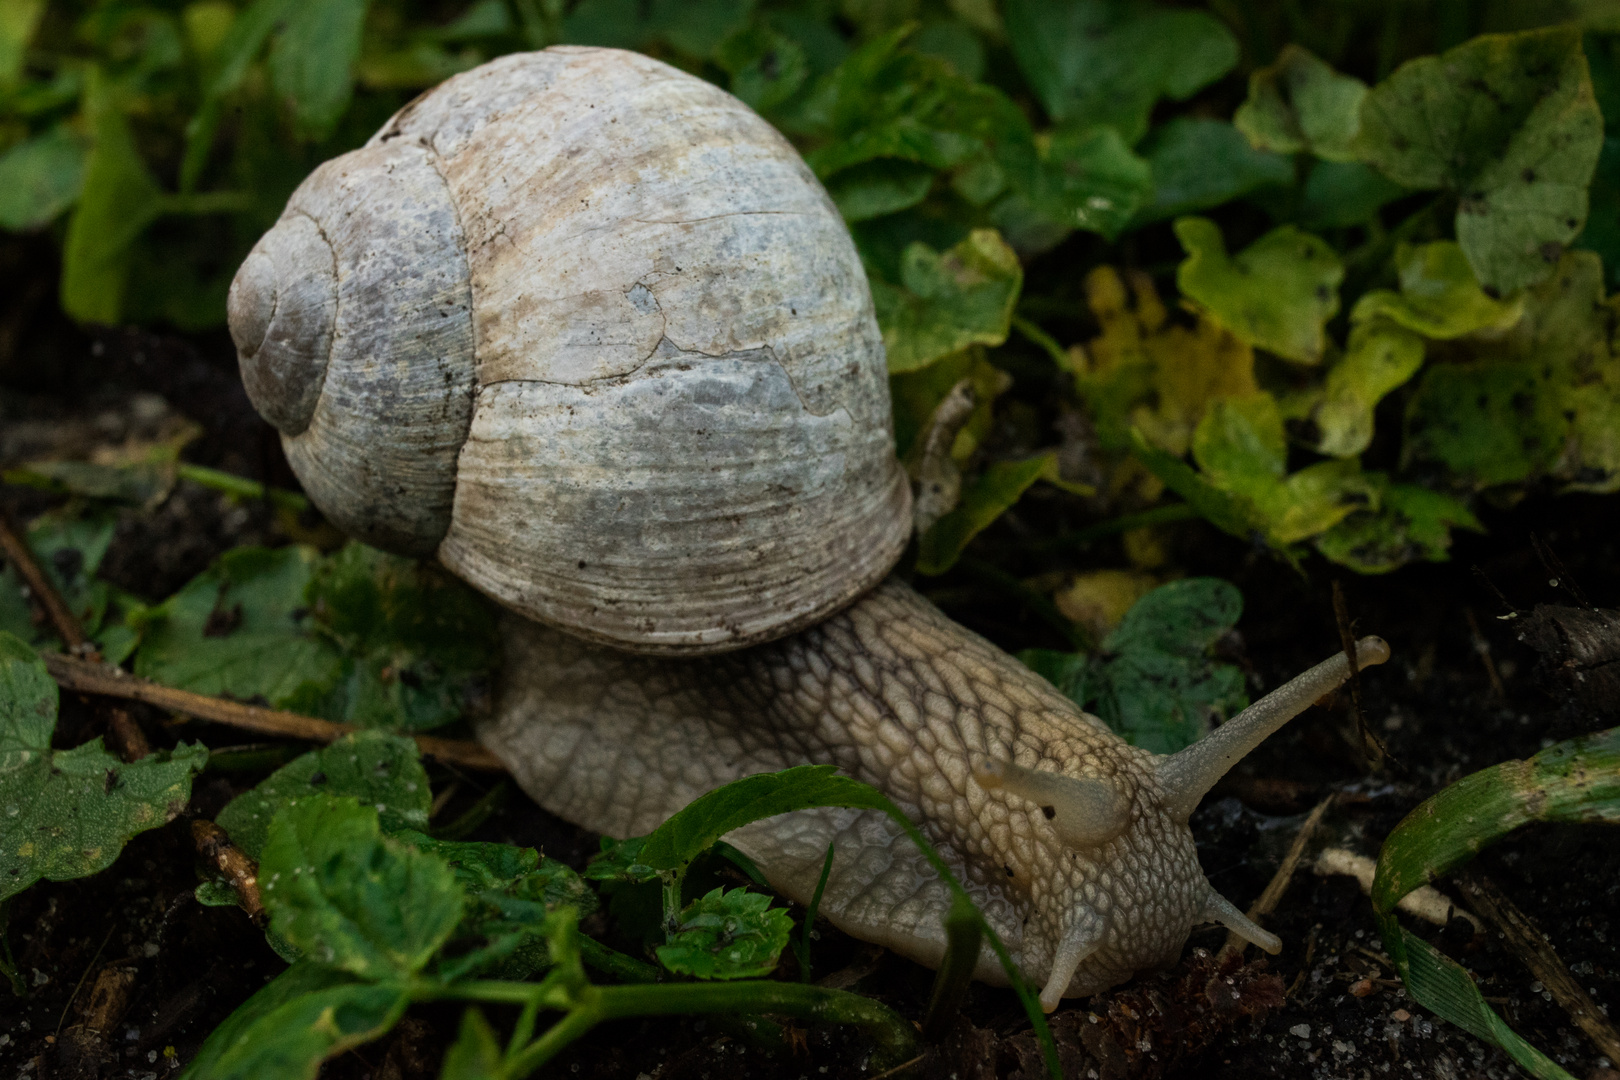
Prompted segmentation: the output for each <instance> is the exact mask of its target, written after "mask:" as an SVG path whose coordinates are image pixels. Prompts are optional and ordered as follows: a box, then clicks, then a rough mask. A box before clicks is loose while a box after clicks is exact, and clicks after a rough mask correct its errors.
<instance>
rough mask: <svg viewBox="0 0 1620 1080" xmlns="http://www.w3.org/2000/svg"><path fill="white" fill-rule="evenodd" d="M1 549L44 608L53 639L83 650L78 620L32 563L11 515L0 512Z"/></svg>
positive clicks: (74, 650)
mask: <svg viewBox="0 0 1620 1080" xmlns="http://www.w3.org/2000/svg"><path fill="white" fill-rule="evenodd" d="M0 548H3V549H4V550H5V553H6V558H7V559H9V560H10V561H11V565H13V566H15V567H16V568H17V573H19V574H21V575H22V579H23V581H25V582H27V584H28V588H29V591H31V592H32V593H33V594H34V598H35V599H36V600H38V601H39V604H40V606H41V607H43V608H44V609H45V615H46V617H47V618H49V619H50V620H51V626H52V627H54V628H55V629H56V636H57V637H59V638H61V639H62V643H63V644H64V645H66V646H67V648H68V650H69V651H70V652H81V651H83V649H84V647H85V644H86V641H87V639H86V638H85V636H84V629H83V628H82V627H80V626H79V620H78V619H76V618H74V617H73V612H72V611H71V610H70V609H69V608H68V606H67V602H66V601H64V600H63V599H62V594H61V593H59V592H57V591H56V586H55V585H53V584H51V579H50V578H48V577H46V576H45V571H44V570H41V569H40V566H39V563H37V562H35V561H34V553H33V552H32V551H29V550H28V545H27V544H26V543H24V542H23V538H22V536H21V534H19V533H18V532H17V529H16V527H15V526H14V525H13V524H12V522H11V515H10V514H8V513H3V512H0Z"/></svg>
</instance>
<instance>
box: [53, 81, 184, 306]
mask: <svg viewBox="0 0 1620 1080" xmlns="http://www.w3.org/2000/svg"><path fill="white" fill-rule="evenodd" d="M84 111H85V114H86V116H87V117H88V118H89V120H90V127H91V131H92V142H91V147H90V155H89V157H88V158H86V159H85V163H84V183H83V186H82V188H81V189H80V193H79V202H78V206H76V207H75V208H74V211H73V216H72V217H71V218H69V219H68V228H67V236H66V238H65V239H64V241H63V244H62V286H61V300H62V310H63V311H65V312H67V313H68V314H69V315H70V316H72V317H73V318H75V319H77V320H79V321H80V322H95V323H109V324H110V323H116V322H118V321H119V315H120V313H121V311H122V304H123V295H124V283H125V279H126V277H127V275H128V271H129V257H130V248H131V247H132V246H133V245H134V243H135V240H136V238H137V237H139V236H140V234H141V232H142V231H143V230H145V228H146V227H147V226H148V225H149V224H151V223H152V222H153V221H154V220H155V219H156V218H157V216H158V215H159V214H160V213H161V212H162V209H163V192H162V190H161V189H159V187H158V185H157V181H156V180H154V179H152V174H151V173H150V172H148V171H147V168H146V163H145V162H144V161H142V160H141V155H140V153H139V152H138V151H137V150H136V149H135V139H134V136H133V135H131V134H130V130H129V123H128V121H126V120H125V119H124V114H123V111H122V110H121V108H120V105H119V103H118V102H117V101H115V100H114V96H113V91H112V89H111V87H110V86H109V85H108V79H107V77H106V76H105V75H103V74H102V72H101V70H100V69H99V68H94V67H92V68H91V69H90V72H89V76H88V78H87V80H86V83H85V91H84Z"/></svg>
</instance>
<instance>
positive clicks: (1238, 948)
mask: <svg viewBox="0 0 1620 1080" xmlns="http://www.w3.org/2000/svg"><path fill="white" fill-rule="evenodd" d="M1337 797H1338V796H1337V794H1336V793H1335V794H1333V795H1329V796H1328V797H1327V798H1325V799H1323V800H1322V801H1321V802H1319V803H1317V804H1316V807H1315V808H1314V809H1313V810H1311V813H1310V816H1309V817H1307V818H1306V819H1305V824H1303V825H1301V826H1300V827H1299V832H1297V833H1295V834H1294V842H1293V843H1292V844H1290V845H1289V846H1288V854H1286V855H1284V856H1283V861H1282V865H1281V866H1279V867H1277V872H1276V873H1275V874H1273V875H1271V881H1270V882H1269V883H1268V884H1267V885H1266V889H1265V891H1264V892H1262V893H1261V894H1260V899H1258V900H1256V901H1255V902H1254V904H1253V906H1252V907H1250V908H1249V910H1248V912H1247V915H1248V916H1249V920H1250V921H1251V922H1254V923H1260V920H1262V919H1264V918H1265V917H1266V916H1267V915H1270V914H1271V913H1272V912H1273V911H1275V910H1276V908H1277V904H1278V903H1279V902H1280V901H1281V900H1282V897H1283V893H1285V892H1287V891H1288V883H1289V882H1291V881H1292V880H1294V871H1295V870H1297V869H1299V861H1300V859H1302V858H1303V857H1304V856H1305V845H1307V844H1309V843H1310V842H1311V836H1312V835H1313V834H1314V833H1315V832H1316V827H1317V826H1318V825H1320V824H1321V823H1322V815H1324V814H1326V813H1327V811H1328V807H1330V806H1332V805H1333V800H1334V799H1336V798H1337ZM1248 947H1249V943H1248V942H1247V941H1245V940H1244V939H1243V938H1241V937H1238V935H1237V934H1235V933H1233V932H1232V931H1230V930H1228V931H1227V932H1226V944H1225V945H1222V946H1221V951H1220V956H1219V957H1218V959H1220V960H1224V959H1225V958H1226V957H1228V956H1232V955H1238V956H1241V955H1242V954H1243V950H1245V949H1247V948H1248Z"/></svg>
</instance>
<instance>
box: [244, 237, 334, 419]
mask: <svg viewBox="0 0 1620 1080" xmlns="http://www.w3.org/2000/svg"><path fill="white" fill-rule="evenodd" d="M337 292H338V290H337V271H336V269H335V267H334V261H333V256H332V247H331V245H330V244H328V243H327V242H326V237H325V236H323V235H322V234H321V230H320V227H319V226H317V225H316V224H315V222H314V221H312V220H311V219H310V218H308V217H306V216H305V215H303V214H287V215H285V216H284V217H283V218H282V219H281V220H280V221H279V222H277V223H276V226H275V228H273V229H271V230H270V231H269V232H267V233H265V234H264V236H263V237H262V238H261V239H260V240H259V242H258V243H257V244H255V245H254V247H253V251H252V252H251V253H250V254H249V255H248V257H247V261H245V262H244V263H243V264H242V268H241V269H240V270H238V271H237V272H236V279H235V280H234V281H232V282H231V292H230V296H229V298H228V299H227V301H226V311H227V314H228V315H229V318H230V325H231V339H232V340H233V341H235V342H236V349H237V356H236V358H237V363H238V364H239V365H240V366H241V368H242V384H243V385H244V386H246V387H247V392H248V397H249V398H250V399H252V401H253V407H254V408H255V409H258V410H259V414H260V415H261V416H263V417H264V418H265V419H266V420H268V421H270V423H272V424H274V425H275V427H276V429H277V430H278V431H280V432H281V433H282V434H284V435H298V434H301V433H302V432H303V431H304V430H305V429H306V428H308V427H309V422H310V420H311V418H312V417H313V416H314V415H315V404H316V402H317V401H319V400H320V396H321V387H322V385H323V384H324V383H325V381H326V367H327V361H328V359H329V358H330V356H331V353H332V330H333V327H334V325H335V324H336V322H337Z"/></svg>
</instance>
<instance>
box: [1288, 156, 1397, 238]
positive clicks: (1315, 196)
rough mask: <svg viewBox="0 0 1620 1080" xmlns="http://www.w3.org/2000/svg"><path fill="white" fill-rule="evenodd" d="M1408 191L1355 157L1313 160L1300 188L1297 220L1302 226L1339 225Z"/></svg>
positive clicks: (1368, 215) (1360, 219)
mask: <svg viewBox="0 0 1620 1080" xmlns="http://www.w3.org/2000/svg"><path fill="white" fill-rule="evenodd" d="M1408 194H1410V192H1408V191H1407V190H1406V189H1405V188H1403V187H1402V186H1401V185H1399V184H1397V183H1395V181H1393V180H1390V179H1387V178H1386V177H1385V176H1384V175H1383V174H1382V173H1380V172H1378V171H1377V170H1375V169H1370V168H1368V167H1367V166H1365V165H1363V164H1361V163H1360V162H1358V161H1342V162H1341V161H1317V162H1315V163H1314V164H1312V166H1311V171H1310V173H1309V175H1307V176H1306V177H1305V187H1304V189H1303V190H1302V191H1301V192H1300V200H1299V208H1298V212H1299V224H1300V226H1301V227H1303V228H1306V229H1342V228H1344V227H1345V226H1347V225H1360V224H1363V223H1364V222H1367V221H1369V220H1371V219H1372V217H1373V215H1375V214H1377V213H1378V211H1379V209H1380V208H1381V207H1383V206H1384V205H1386V204H1388V203H1391V202H1394V201H1395V200H1396V199H1398V198H1400V197H1401V196H1402V195H1408Z"/></svg>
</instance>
